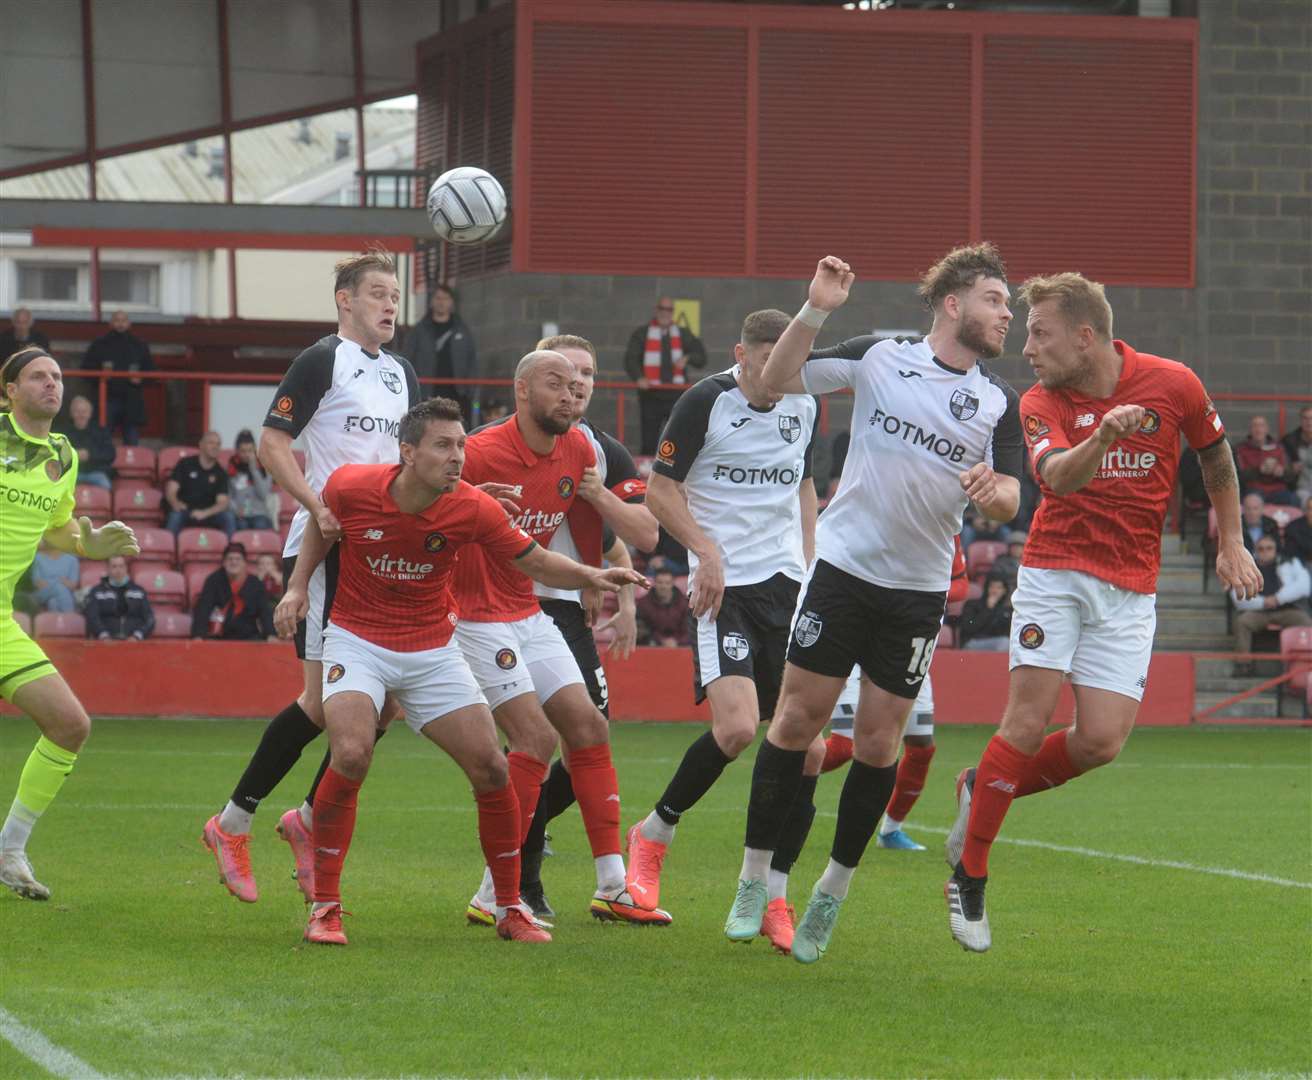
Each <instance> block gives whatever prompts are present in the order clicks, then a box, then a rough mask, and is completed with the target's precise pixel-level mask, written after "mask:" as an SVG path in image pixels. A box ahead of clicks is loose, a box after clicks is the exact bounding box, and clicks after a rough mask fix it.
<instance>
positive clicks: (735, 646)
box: [720, 634, 751, 661]
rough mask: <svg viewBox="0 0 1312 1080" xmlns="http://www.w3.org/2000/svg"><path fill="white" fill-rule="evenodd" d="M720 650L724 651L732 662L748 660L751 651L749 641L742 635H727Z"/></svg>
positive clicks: (721, 642) (721, 643)
mask: <svg viewBox="0 0 1312 1080" xmlns="http://www.w3.org/2000/svg"><path fill="white" fill-rule="evenodd" d="M720 648H722V649H723V650H724V655H725V656H727V657H728V658H729V659H730V660H738V661H742V660H746V659H747V654H748V652H750V651H751V650H750V649H749V648H748V645H747V639H746V638H745V637H743V636H742V634H725V635H724V638H723V639H722V640H721V641H720Z"/></svg>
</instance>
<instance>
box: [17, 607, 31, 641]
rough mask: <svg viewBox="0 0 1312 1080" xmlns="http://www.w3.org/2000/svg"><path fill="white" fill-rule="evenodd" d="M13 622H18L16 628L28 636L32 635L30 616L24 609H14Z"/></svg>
mask: <svg viewBox="0 0 1312 1080" xmlns="http://www.w3.org/2000/svg"><path fill="white" fill-rule="evenodd" d="M14 622H16V623H18V628H19V629H20V630H22V631H23V633H25V634H26V635H27V636H28V637H31V636H32V616H31V615H29V614H28V613H27V612H26V611H15V612H14Z"/></svg>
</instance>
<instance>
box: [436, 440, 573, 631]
mask: <svg viewBox="0 0 1312 1080" xmlns="http://www.w3.org/2000/svg"><path fill="white" fill-rule="evenodd" d="M596 463H597V455H596V454H595V452H594V451H593V449H592V442H591V440H589V439H588V437H587V436H586V435H585V434H583V432H582V431H580V430H579V429H578V428H577V427H574V428H570V430H569V431H567V432H566V433H565V434H564V435H559V436H557V437H556V445H555V446H554V447H553V448H552V450H551V453H549V454H546V455H543V454H538V453H535V452H534V451H533V450H531V449H529V447H528V444H527V443H525V442H524V437H523V436H522V435H521V434H520V431H519V421H518V419H515V418H513V417H512V418H511V419H510V420H508V421H507V422H506V423H504V424H493V425H490V426H488V427H485V428H480V429H479V430H478V431H476V432H474V433H473V434H472V435H471V436H469V440H468V442H466V443H465V471H464V473H463V474H462V475H463V476H464V478H465V479H466V480H468V481H469V482H470V483H471V484H486V483H497V484H519V485H520V486H521V488H522V492H521V494H520V495H519V497H518V498H516V499H515V502H517V503H518V504H519V507H520V513H519V516H518V517H516V518H515V520H514V522H513V524H514V525H515V526H516V527H517V528H519V529H522V530H523V531H524V532H525V533H527V534H528V535H529V536H530V537H532V538H533V539H534V540H536V541H537V542H538V543H539V544H541V545H542V546H543V547H546V546H547V545H548V544H550V543H551V538H552V537H553V536H554V535H555V533H556V530H557V529H558V528H560V526H561V523H562V522H564V520H565V516H566V515H567V514H568V513H569V511H570V507H572V506H573V505H574V500H575V498H576V496H577V493H578V487H579V481H580V480H581V479H582V478H583V470H584V469H586V468H589V467H590V466H594V465H596ZM452 588H453V589H454V591H455V597H456V606H457V608H458V610H459V612H460V617H461V618H462V619H467V620H468V621H470V622H516V621H517V620H519V619H526V618H528V617H529V616H530V615H534V614H536V613H537V612H539V611H541V610H542V609H541V608H540V607H539V606H538V600H537V597H536V596H534V595H533V582H532V580H531V579H530V578H529V577H528V576H527V575H525V574H522V573H520V572H519V571H518V570H517V569H515V567H513V566H511V565H509V564H508V563H506V562H505V561H504V560H501V559H497V558H490V557H488V555H487V554H486V553H485V552H484V551H483V550H481V549H479V548H470V549H468V550H467V551H466V552H465V553H464V554H463V555H462V556H461V557H460V558H459V559H458V560H457V563H456V574H455V580H454V582H453V583H452Z"/></svg>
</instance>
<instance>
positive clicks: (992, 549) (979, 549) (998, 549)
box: [966, 540, 1007, 581]
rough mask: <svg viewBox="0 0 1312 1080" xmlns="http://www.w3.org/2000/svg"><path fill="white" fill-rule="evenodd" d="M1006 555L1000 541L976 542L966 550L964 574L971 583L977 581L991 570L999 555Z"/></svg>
mask: <svg viewBox="0 0 1312 1080" xmlns="http://www.w3.org/2000/svg"><path fill="white" fill-rule="evenodd" d="M1006 553H1007V545H1006V544H1004V543H1003V542H1002V541H1001V540H976V541H974V542H973V543H972V544H971V545H970V547H968V548H966V574H967V576H968V577H969V578H970V580H971V581H979V580H981V579H982V578H984V577H985V576H986V575H987V574H988V572H989V571H990V570H992V569H993V563H994V562H995V561H996V560H997V558H998V556H999V555H1005V554H1006Z"/></svg>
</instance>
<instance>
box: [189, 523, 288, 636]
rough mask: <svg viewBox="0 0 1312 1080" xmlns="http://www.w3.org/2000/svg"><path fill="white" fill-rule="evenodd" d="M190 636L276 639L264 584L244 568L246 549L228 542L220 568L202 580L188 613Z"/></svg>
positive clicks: (271, 612)
mask: <svg viewBox="0 0 1312 1080" xmlns="http://www.w3.org/2000/svg"><path fill="white" fill-rule="evenodd" d="M191 636H192V637H198V638H224V639H226V640H229V641H258V640H259V639H260V638H266V639H268V640H269V641H277V640H278V639H277V637H276V636H275V635H274V632H273V605H272V604H271V603H270V602H269V593H268V591H267V590H266V589H265V587H264V583H263V582H262V581H261V580H260V579H259V578H257V577H256V576H255V575H254V574H251V573H248V572H247V568H246V548H245V546H244V545H243V544H229V545H228V546H227V547H225V548H224V549H223V567H222V568H221V569H219V570H215V571H214V573H212V574H211V575H210V576H209V577H207V578H206V579H205V584H204V585H203V586H202V587H201V590H200V599H199V600H197V601H196V607H195V609H194V610H193V611H192V613H191Z"/></svg>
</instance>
